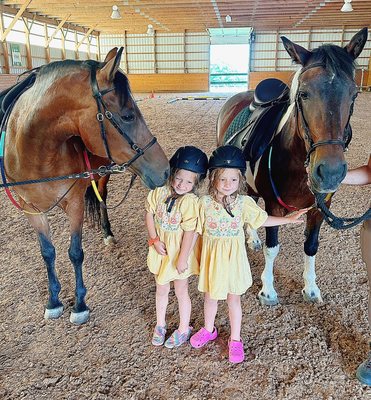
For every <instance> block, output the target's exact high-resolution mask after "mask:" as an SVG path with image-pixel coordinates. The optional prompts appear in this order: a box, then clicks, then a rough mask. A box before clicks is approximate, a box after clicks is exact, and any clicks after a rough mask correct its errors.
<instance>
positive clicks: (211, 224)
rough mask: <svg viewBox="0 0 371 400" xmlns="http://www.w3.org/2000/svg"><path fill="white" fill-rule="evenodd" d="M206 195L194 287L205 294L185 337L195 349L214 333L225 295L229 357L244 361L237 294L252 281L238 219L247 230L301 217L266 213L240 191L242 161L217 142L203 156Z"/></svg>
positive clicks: (236, 152)
mask: <svg viewBox="0 0 371 400" xmlns="http://www.w3.org/2000/svg"><path fill="white" fill-rule="evenodd" d="M209 171H210V174H209V178H210V184H209V194H208V195H206V196H202V197H201V198H200V201H199V204H200V215H199V224H198V228H197V232H198V233H200V234H202V250H201V259H200V278H199V284H198V289H199V290H200V291H201V292H204V293H205V306H204V311H205V326H204V327H203V328H201V329H200V330H199V331H198V332H197V333H196V334H194V335H193V336H192V337H191V340H190V342H191V345H192V346H193V347H195V348H200V347H202V346H204V345H205V344H206V343H208V342H209V341H211V340H215V339H216V338H217V336H218V332H217V329H216V328H215V326H214V321H215V316H216V313H217V309H218V300H227V302H228V309H229V319H230V326H231V335H230V339H229V342H228V347H229V361H230V362H232V363H240V362H242V361H243V360H244V357H245V355H244V349H243V342H242V340H241V336H240V332H241V320H242V309H241V299H240V297H241V295H242V294H243V293H245V292H246V290H247V289H248V288H249V287H250V286H251V284H252V277H251V272H250V265H249V261H248V259H247V254H246V247H245V233H244V224H248V225H249V227H250V228H251V229H257V228H259V227H260V226H275V225H284V224H288V223H300V222H303V221H302V220H301V219H299V217H300V216H301V215H302V214H304V213H305V212H307V210H300V211H299V212H297V213H295V214H292V215H291V216H287V217H272V216H268V214H267V213H266V212H265V211H264V210H262V209H261V208H260V207H258V206H257V205H256V203H255V201H254V200H253V199H252V198H251V197H249V196H246V195H242V194H241V191H242V188H243V186H244V184H245V178H244V174H245V172H246V161H245V158H244V156H243V153H242V151H241V150H240V149H239V148H237V147H234V146H222V147H218V148H217V149H216V150H215V151H214V152H213V153H212V155H211V157H210V160H209Z"/></svg>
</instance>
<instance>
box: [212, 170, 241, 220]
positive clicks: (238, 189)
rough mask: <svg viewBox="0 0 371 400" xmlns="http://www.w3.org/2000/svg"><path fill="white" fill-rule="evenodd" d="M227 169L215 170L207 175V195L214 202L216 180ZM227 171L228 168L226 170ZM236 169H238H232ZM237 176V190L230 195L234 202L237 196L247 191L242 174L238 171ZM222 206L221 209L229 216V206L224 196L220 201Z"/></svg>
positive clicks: (215, 198)
mask: <svg viewBox="0 0 371 400" xmlns="http://www.w3.org/2000/svg"><path fill="white" fill-rule="evenodd" d="M226 169H227V168H215V169H213V170H212V171H210V173H209V195H210V196H211V197H212V198H213V199H214V200H215V201H218V198H217V194H218V190H217V188H216V186H217V183H218V179H219V178H220V176H221V175H222V173H223V172H224V171H225V170H226ZM228 169H229V168H228ZM234 169H238V168H234ZM238 175H239V182H238V188H237V190H236V191H235V192H234V193H233V194H232V195H231V198H232V199H233V200H234V199H235V198H236V197H237V195H238V194H244V193H246V190H247V183H246V177H245V175H244V174H242V172H241V170H239V169H238ZM222 205H223V207H224V208H225V209H226V210H227V212H228V213H229V214H230V213H231V211H230V205H229V204H228V203H227V201H226V196H224V197H223V200H222Z"/></svg>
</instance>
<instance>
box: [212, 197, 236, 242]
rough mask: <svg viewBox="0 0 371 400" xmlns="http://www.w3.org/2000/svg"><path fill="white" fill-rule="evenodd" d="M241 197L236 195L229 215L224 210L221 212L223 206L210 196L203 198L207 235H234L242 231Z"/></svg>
mask: <svg viewBox="0 0 371 400" xmlns="http://www.w3.org/2000/svg"><path fill="white" fill-rule="evenodd" d="M242 205H243V198H242V197H241V196H238V197H237V199H236V200H235V202H234V203H233V204H232V212H233V214H234V215H235V216H234V217H231V216H230V215H228V214H227V212H225V215H222V214H221V211H222V209H223V206H222V205H220V204H219V203H217V202H216V201H214V200H213V199H212V198H211V197H206V198H205V214H206V218H205V221H206V223H205V231H206V234H207V235H208V236H216V237H236V236H240V235H241V233H243V221H242V218H241V214H242Z"/></svg>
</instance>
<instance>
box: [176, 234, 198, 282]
mask: <svg viewBox="0 0 371 400" xmlns="http://www.w3.org/2000/svg"><path fill="white" fill-rule="evenodd" d="M195 237H196V238H197V236H196V235H195V232H194V231H185V232H184V233H183V238H182V244H181V246H180V252H179V257H178V262H177V263H176V269H177V270H178V272H179V274H181V273H183V272H184V271H186V270H187V269H188V257H189V254H190V252H191V250H192V248H193V246H194V245H195V243H196V240H195Z"/></svg>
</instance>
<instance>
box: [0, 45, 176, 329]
mask: <svg viewBox="0 0 371 400" xmlns="http://www.w3.org/2000/svg"><path fill="white" fill-rule="evenodd" d="M122 50H123V49H122V48H121V49H120V50H119V51H117V48H114V49H112V50H111V51H110V52H109V53H108V55H107V57H106V59H105V61H104V62H97V61H92V60H88V61H74V60H65V61H57V62H52V63H50V64H47V65H45V66H42V67H40V68H38V69H37V71H36V73H35V76H34V79H33V81H34V82H33V84H32V85H31V84H30V87H28V88H26V90H24V91H21V94H18V95H17V96H16V99H15V100H14V101H9V99H8V103H9V102H11V104H10V106H9V107H7V109H6V110H3V111H5V116H3V124H2V126H3V131H4V132H3V134H2V140H3V144H4V145H3V149H4V152H3V153H2V154H1V172H2V177H3V183H4V184H7V185H8V186H5V189H6V190H7V192H8V195H9V197H10V198H11V200H12V201H13V203H14V204H15V205H17V206H18V208H20V209H21V210H22V211H23V212H24V214H25V216H26V217H27V218H28V220H29V222H30V224H31V225H32V226H33V228H34V229H35V231H36V233H37V235H38V239H39V243H40V249H41V255H42V257H43V259H44V261H45V264H46V268H47V275H48V280H49V300H48V303H47V305H46V310H45V318H47V319H50V318H58V317H59V316H61V314H62V313H63V304H62V303H61V301H60V300H59V292H60V289H61V286H60V283H59V281H58V277H57V274H56V270H55V248H54V246H53V244H52V240H51V235H50V228H49V223H48V218H47V214H46V212H47V211H48V210H50V209H51V208H53V207H54V206H58V207H60V208H61V209H63V211H64V212H65V213H66V214H67V217H68V219H69V223H70V247H69V250H68V254H69V258H70V260H71V262H72V264H73V267H74V269H75V275H76V292H75V304H74V307H73V310H72V312H71V317H70V321H71V322H72V323H75V324H82V323H84V322H86V321H87V319H88V317H89V309H88V307H87V305H86V303H85V295H86V288H85V286H84V283H83V276H82V264H83V259H84V252H83V249H82V226H83V219H84V196H85V192H86V190H87V188H88V186H89V185H90V183H91V182H93V180H94V179H95V180H96V181H97V182H98V190H97V192H98V197H100V198H101V200H105V199H106V196H107V191H106V184H107V181H108V178H107V175H106V176H103V177H102V178H100V175H98V174H97V171H103V172H104V171H105V172H106V173H107V172H108V173H110V172H111V171H124V170H126V169H128V170H130V171H131V172H132V173H133V174H136V175H138V176H139V177H140V178H141V179H142V181H143V183H144V184H145V185H146V186H147V187H148V188H150V189H153V188H155V187H157V186H161V185H163V184H164V183H165V181H166V179H167V177H168V174H169V164H168V160H167V158H166V156H165V154H164V152H163V150H162V148H161V147H160V145H159V144H158V143H157V141H156V138H155V137H154V136H152V134H151V132H150V130H149V129H148V127H147V125H146V123H145V121H144V119H143V116H142V114H141V113H140V111H139V109H138V107H137V105H136V103H135V100H134V99H133V97H132V95H131V92H130V88H129V82H128V79H127V77H126V76H125V75H124V74H123V72H122V71H121V70H120V69H119V65H120V59H121V55H122ZM7 92H9V90H7ZM2 97H5V96H4V92H3V93H2V94H0V98H2ZM8 97H9V96H8ZM6 99H7V98H6V97H5V100H6ZM11 100H12V99H11ZM5 136H6V137H5ZM101 166H103V167H101ZM99 167H101V168H100V169H99ZM83 171H85V173H83V174H80V173H81V172H83ZM89 171H90V172H91V171H93V172H91V173H89ZM102 175H104V174H102ZM66 176H67V177H69V178H71V179H61V180H58V179H56V180H53V179H50V178H53V177H66ZM89 176H90V177H91V179H92V181H91V182H90V181H89V179H81V177H85V178H86V177H88V178H89ZM30 181H31V182H30ZM32 181H37V183H33V184H30V183H32ZM22 182H24V184H21V185H16V184H15V183H22ZM94 182H95V181H94ZM12 185H14V186H12ZM9 186H12V188H13V189H14V190H15V192H16V194H17V196H16V198H18V199H17V200H16V199H15V198H14V197H13V196H12V194H11V193H10V191H9ZM98 211H99V207H98ZM101 213H102V225H103V227H104V229H105V238H106V239H107V236H108V234H111V232H110V228H109V221H108V216H107V212H106V209H105V208H104V204H102V207H101Z"/></svg>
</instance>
